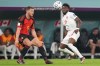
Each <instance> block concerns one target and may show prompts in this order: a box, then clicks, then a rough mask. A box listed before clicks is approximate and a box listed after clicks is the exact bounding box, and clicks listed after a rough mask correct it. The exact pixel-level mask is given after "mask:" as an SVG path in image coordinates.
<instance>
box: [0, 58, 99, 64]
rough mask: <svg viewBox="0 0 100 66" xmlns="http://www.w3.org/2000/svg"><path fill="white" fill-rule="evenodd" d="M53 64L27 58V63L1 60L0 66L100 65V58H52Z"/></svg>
mask: <svg viewBox="0 0 100 66" xmlns="http://www.w3.org/2000/svg"><path fill="white" fill-rule="evenodd" d="M51 61H53V64H49V65H47V64H45V63H44V61H43V60H42V59H38V60H32V59H26V60H25V62H26V63H25V64H17V63H16V60H0V66H99V65H100V59H86V60H85V62H84V64H80V61H79V59H73V60H67V59H51Z"/></svg>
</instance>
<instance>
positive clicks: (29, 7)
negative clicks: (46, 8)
mask: <svg viewBox="0 0 100 66" xmlns="http://www.w3.org/2000/svg"><path fill="white" fill-rule="evenodd" d="M29 9H34V8H33V7H31V6H28V7H26V8H25V11H27V10H29Z"/></svg>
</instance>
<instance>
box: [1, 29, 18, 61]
mask: <svg viewBox="0 0 100 66" xmlns="http://www.w3.org/2000/svg"><path fill="white" fill-rule="evenodd" d="M12 37H13V36H12V32H11V28H6V29H5V30H4V34H2V35H1V36H0V50H2V51H3V53H4V56H5V59H8V58H7V51H8V52H10V53H12V55H11V59H13V58H14V55H15V52H16V47H15V45H14V41H13V40H12Z"/></svg>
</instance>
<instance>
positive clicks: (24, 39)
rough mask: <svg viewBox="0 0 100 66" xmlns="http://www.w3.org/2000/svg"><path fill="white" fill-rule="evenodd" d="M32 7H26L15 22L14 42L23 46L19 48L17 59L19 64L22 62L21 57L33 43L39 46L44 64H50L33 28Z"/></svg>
mask: <svg viewBox="0 0 100 66" xmlns="http://www.w3.org/2000/svg"><path fill="white" fill-rule="evenodd" d="M33 15H34V8H33V7H30V6H29V7H27V8H26V14H25V15H23V16H21V17H19V22H18V24H17V30H16V39H15V44H18V43H20V44H22V45H23V46H24V48H23V49H22V50H21V56H20V57H19V59H18V61H17V62H18V63H19V64H24V63H25V62H24V61H23V58H24V56H25V54H26V53H27V51H28V49H29V48H30V46H32V45H35V46H37V47H38V48H39V52H40V53H41V55H42V57H43V58H44V61H45V63H46V64H52V62H51V61H49V60H48V59H47V56H46V52H45V50H44V48H43V42H42V41H39V39H38V37H37V35H36V32H35V28H34V18H33ZM30 33H31V34H30Z"/></svg>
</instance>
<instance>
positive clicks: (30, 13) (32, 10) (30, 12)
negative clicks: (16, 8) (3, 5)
mask: <svg viewBox="0 0 100 66" xmlns="http://www.w3.org/2000/svg"><path fill="white" fill-rule="evenodd" d="M27 12H28V15H29V16H31V17H32V16H33V15H34V9H29V10H28V11H27Z"/></svg>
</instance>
